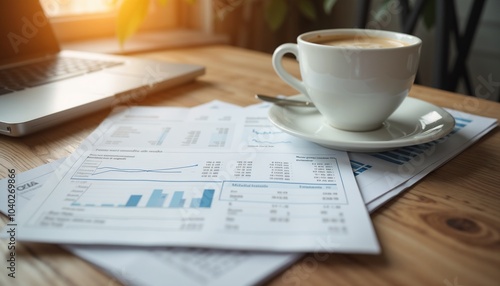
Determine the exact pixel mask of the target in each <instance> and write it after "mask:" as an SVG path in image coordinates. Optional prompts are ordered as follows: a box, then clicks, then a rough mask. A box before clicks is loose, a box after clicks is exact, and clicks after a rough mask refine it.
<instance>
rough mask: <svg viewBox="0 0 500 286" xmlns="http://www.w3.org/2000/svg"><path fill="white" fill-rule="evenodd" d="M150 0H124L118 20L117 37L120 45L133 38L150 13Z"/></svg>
mask: <svg viewBox="0 0 500 286" xmlns="http://www.w3.org/2000/svg"><path fill="white" fill-rule="evenodd" d="M148 7H149V0H148V1H145V0H123V2H122V4H121V6H120V10H119V11H118V18H117V31H116V33H117V37H118V41H119V42H120V45H121V46H123V44H124V43H125V41H126V40H127V39H128V38H129V37H130V36H132V35H133V34H134V33H135V32H136V31H137V29H138V28H139V26H140V25H141V24H142V22H143V21H144V18H145V17H146V15H147V13H148Z"/></svg>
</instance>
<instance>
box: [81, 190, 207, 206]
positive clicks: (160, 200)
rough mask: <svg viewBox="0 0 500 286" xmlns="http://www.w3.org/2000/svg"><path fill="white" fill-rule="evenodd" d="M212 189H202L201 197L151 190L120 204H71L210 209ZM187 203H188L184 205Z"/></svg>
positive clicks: (182, 192)
mask: <svg viewBox="0 0 500 286" xmlns="http://www.w3.org/2000/svg"><path fill="white" fill-rule="evenodd" d="M214 193H215V190H214V189H204V190H203V193H202V194H201V196H198V197H196V196H192V195H189V196H186V192H185V191H173V192H170V191H164V190H163V189H153V190H152V191H151V192H149V193H146V194H140V193H137V194H130V195H129V196H128V197H127V198H126V200H124V201H122V202H118V203H115V202H102V203H91V202H81V201H79V200H76V201H74V202H73V203H71V205H72V206H80V207H82V206H83V207H125V208H171V209H175V208H210V207H211V206H212V201H213V198H214ZM186 201H189V203H186Z"/></svg>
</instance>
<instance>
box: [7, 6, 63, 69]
mask: <svg viewBox="0 0 500 286" xmlns="http://www.w3.org/2000/svg"><path fill="white" fill-rule="evenodd" d="M0 7H1V8H0V64H6V63H12V62H15V61H19V60H25V59H29V58H32V57H39V56H43V55H48V54H54V53H57V52H58V51H59V45H58V42H57V39H56V37H55V35H54V33H53V31H52V27H51V26H50V23H49V21H48V19H47V17H46V16H45V13H44V12H43V9H42V7H41V5H40V3H39V0H22V1H20V0H1V1H0Z"/></svg>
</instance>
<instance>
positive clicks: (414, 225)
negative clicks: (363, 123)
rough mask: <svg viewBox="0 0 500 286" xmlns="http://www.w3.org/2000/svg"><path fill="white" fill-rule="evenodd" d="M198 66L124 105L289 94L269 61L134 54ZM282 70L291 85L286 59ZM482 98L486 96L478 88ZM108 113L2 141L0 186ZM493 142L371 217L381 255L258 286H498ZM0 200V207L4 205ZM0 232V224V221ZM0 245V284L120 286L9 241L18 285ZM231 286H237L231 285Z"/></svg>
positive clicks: (469, 104)
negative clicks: (188, 77)
mask: <svg viewBox="0 0 500 286" xmlns="http://www.w3.org/2000/svg"><path fill="white" fill-rule="evenodd" d="M140 56H141V57H144V58H154V59H159V60H166V61H171V62H186V63H196V64H202V65H204V66H206V75H204V76H202V77H200V78H199V79H198V80H197V81H195V82H193V83H189V84H186V85H183V86H180V87H176V88H174V89H170V90H166V91H163V92H160V93H158V94H155V95H153V96H149V97H146V98H142V97H137V98H134V99H132V100H131V101H130V102H128V103H127V104H130V105H148V106H149V105H155V106H185V107H191V106H195V105H198V104H201V103H205V102H209V101H211V100H213V99H218V100H223V101H227V102H230V103H235V104H238V105H242V106H246V105H249V104H253V103H257V100H256V99H255V98H254V94H255V93H264V94H270V95H276V94H284V95H292V94H295V93H296V91H295V90H293V89H292V88H291V87H289V86H288V85H287V84H285V83H284V82H282V81H281V80H280V79H279V78H278V76H277V75H276V74H275V73H274V71H273V68H272V65H271V56H270V55H268V54H264V53H260V52H255V51H249V50H244V49H240V48H235V47H230V46H204V47H195V48H186V49H178V50H168V51H163V52H155V53H149V54H143V55H140ZM284 65H285V67H286V68H287V69H288V70H289V71H290V72H291V73H292V74H295V75H297V76H298V74H299V71H298V66H297V64H296V62H295V61H294V60H291V59H286V60H285V64H284ZM477 88H483V89H484V90H488V88H491V87H477ZM410 95H411V96H412V97H415V98H419V99H422V100H425V101H428V102H431V103H434V104H436V105H438V106H441V107H448V108H453V109H456V110H461V111H464V112H468V113H472V114H477V115H483V116H488V117H495V118H497V119H500V103H497V102H492V101H487V100H483V99H479V98H474V97H467V96H463V95H459V94H454V93H450V92H445V91H441V90H436V89H432V88H427V87H423V86H418V85H416V86H414V87H413V88H412V90H411V94H410ZM109 111H110V110H109V109H107V110H103V111H99V112H96V113H93V114H90V115H87V116H85V117H82V118H80V119H77V120H74V121H71V122H68V123H65V124H63V125H60V126H57V127H55V128H52V129H50V130H47V131H44V132H40V133H37V134H33V135H30V136H26V137H23V138H8V137H0V178H5V177H6V176H7V174H8V173H7V169H9V168H14V169H15V170H16V172H23V171H26V170H29V169H31V168H35V167H37V166H40V165H42V164H45V163H49V162H51V161H54V160H57V159H59V158H62V157H65V156H68V155H69V154H70V153H71V152H72V151H74V150H75V148H76V147H77V146H78V144H79V143H80V142H81V141H82V140H83V139H84V138H85V137H86V136H87V135H89V133H90V132H91V131H92V130H94V129H95V128H96V127H97V126H98V125H99V123H100V122H101V121H102V120H103V119H104V118H105V117H106V116H107V115H108V114H109ZM499 170H500V134H499V131H498V128H496V129H494V130H493V131H491V132H490V133H488V134H487V135H486V136H484V138H482V139H481V140H479V142H477V143H475V144H474V145H472V146H471V147H469V148H467V149H466V150H465V151H463V152H462V153H461V154H459V155H458V156H456V157H455V158H453V159H452V160H450V161H449V162H447V163H446V164H444V165H443V166H441V167H439V168H438V169H436V170H435V171H433V172H432V173H431V174H429V175H428V176H426V177H425V178H423V179H422V180H421V181H419V182H418V183H417V184H415V185H414V186H413V187H411V188H410V189H408V190H407V191H406V192H404V193H403V194H402V195H400V196H398V197H396V198H395V199H393V200H391V201H389V202H388V203H386V204H385V205H384V206H383V207H381V208H380V209H378V210H377V211H376V212H375V213H373V214H372V216H371V217H372V219H373V223H374V226H375V229H376V232H377V235H378V237H379V240H380V243H381V246H382V253H381V254H380V255H348V254H335V253H309V254H307V255H305V256H304V257H303V258H302V259H300V260H299V261H298V262H297V263H295V264H294V265H292V266H291V267H289V268H288V269H285V270H284V271H283V272H281V273H278V274H277V275H276V276H274V277H273V278H272V279H271V280H270V281H267V282H266V285H273V286H278V285H443V286H458V285H463V286H469V285H500V172H499ZM3 199H4V198H2V200H3ZM2 221H3V222H2V226H3V225H5V223H6V218H5V217H2ZM7 246H8V245H7V241H6V240H5V239H2V240H0V252H1V254H2V255H1V257H2V263H0V265H2V267H1V268H0V285H51V286H52V285H120V284H119V283H118V282H117V281H116V280H114V279H113V278H111V277H110V276H108V275H106V274H105V273H104V272H102V271H101V270H99V269H98V268H96V267H94V266H93V265H91V264H89V263H87V262H85V261H83V260H82V259H80V258H78V257H76V256H74V255H72V254H70V253H69V252H67V251H66V250H64V249H63V248H61V247H59V246H57V245H50V244H37V243H22V242H17V245H16V246H17V249H16V255H17V269H16V278H15V279H13V278H10V277H8V276H7V274H8V270H7V269H6V262H5V261H6V258H7V255H8V249H7ZM235 285H237V281H235Z"/></svg>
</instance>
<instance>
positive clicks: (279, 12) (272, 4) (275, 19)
mask: <svg viewBox="0 0 500 286" xmlns="http://www.w3.org/2000/svg"><path fill="white" fill-rule="evenodd" d="M286 12H287V5H286V1H285V0H270V1H267V2H266V5H265V17H266V22H267V24H268V25H269V27H270V28H271V30H273V31H276V30H278V28H279V27H281V25H282V24H283V22H284V21H285V16H286Z"/></svg>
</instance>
